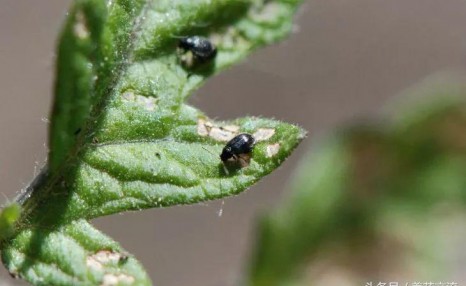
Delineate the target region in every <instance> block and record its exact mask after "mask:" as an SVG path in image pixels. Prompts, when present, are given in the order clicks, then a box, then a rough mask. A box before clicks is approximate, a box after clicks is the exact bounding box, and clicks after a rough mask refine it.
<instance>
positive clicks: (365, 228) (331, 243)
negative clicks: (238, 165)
mask: <svg viewBox="0 0 466 286" xmlns="http://www.w3.org/2000/svg"><path fill="white" fill-rule="evenodd" d="M418 88H419V89H420V90H421V91H422V92H419V91H416V90H414V93H416V94H417V93H420V94H418V95H417V96H416V97H413V95H411V94H408V95H406V97H407V98H406V100H407V101H412V102H413V103H411V104H410V105H406V104H405V103H401V105H396V106H399V107H401V108H400V109H395V111H396V112H395V116H394V117H395V118H396V119H395V120H393V121H392V122H389V123H388V124H387V123H386V124H380V123H375V124H372V123H369V124H368V123H365V124H361V125H354V126H350V127H349V128H346V129H344V130H340V131H338V132H336V133H335V134H334V135H333V136H332V137H331V139H329V140H325V141H323V143H322V144H319V145H318V146H316V147H315V148H314V150H313V152H312V153H311V155H310V156H308V157H307V158H305V159H304V160H303V164H302V166H301V168H300V169H299V172H298V176H297V178H296V179H295V181H294V184H293V185H292V190H293V194H292V197H291V198H290V199H289V200H288V201H286V202H285V204H284V205H283V206H282V207H280V208H279V209H278V210H277V211H275V212H273V213H272V214H270V215H268V216H266V217H265V218H264V219H263V220H262V222H261V224H260V227H261V228H260V231H259V238H258V241H257V245H256V246H257V250H256V252H255V255H254V256H253V261H252V265H251V272H250V277H249V285H254V286H264V285H267V286H273V285H364V283H367V282H374V281H393V277H396V278H397V281H399V282H400V281H412V280H413V279H419V277H422V278H423V279H427V281H429V280H432V281H433V280H438V279H442V278H448V277H450V276H449V275H448V274H450V271H451V267H448V265H449V264H448V263H451V256H452V255H455V252H456V251H457V250H455V249H457V248H458V247H461V246H460V245H458V244H455V243H454V241H458V238H459V237H460V235H461V233H462V232H461V231H462V230H461V229H460V228H455V230H457V231H456V232H455V231H453V232H449V233H448V234H446V233H445V229H446V227H445V226H446V225H451V222H449V221H452V220H454V221H458V219H460V218H461V217H462V219H463V222H464V202H465V196H466V192H465V190H466V171H465V170H466V136H465V135H464V134H466V100H465V99H466V88H465V87H464V86H459V85H454V86H451V85H444V84H442V85H440V86H437V85H432V84H428V88H427V87H426V86H421V87H418ZM408 99H409V100H408ZM461 214H463V216H461ZM439 249H441V251H440V250H439ZM444 266H445V267H444ZM416 277H417V278H416ZM390 279H391V280H390ZM403 279H405V280H403Z"/></svg>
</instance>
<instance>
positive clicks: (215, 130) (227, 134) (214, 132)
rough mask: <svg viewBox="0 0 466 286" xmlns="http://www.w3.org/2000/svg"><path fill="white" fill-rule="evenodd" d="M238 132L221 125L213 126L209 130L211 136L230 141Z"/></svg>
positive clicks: (218, 139)
mask: <svg viewBox="0 0 466 286" xmlns="http://www.w3.org/2000/svg"><path fill="white" fill-rule="evenodd" d="M235 135H236V133H235V132H231V131H228V130H225V129H223V128H219V127H212V129H210V132H209V136H210V137H212V138H213V139H215V140H217V141H230V140H231V139H233V137H235Z"/></svg>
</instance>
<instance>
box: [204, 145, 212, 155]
mask: <svg viewBox="0 0 466 286" xmlns="http://www.w3.org/2000/svg"><path fill="white" fill-rule="evenodd" d="M202 149H204V150H206V151H207V152H209V153H210V154H211V155H212V156H215V154H214V153H212V151H210V150H209V149H207V148H206V147H204V146H202Z"/></svg>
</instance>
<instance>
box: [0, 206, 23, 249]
mask: <svg viewBox="0 0 466 286" xmlns="http://www.w3.org/2000/svg"><path fill="white" fill-rule="evenodd" d="M20 214H21V208H20V206H19V205H18V204H16V203H13V204H10V205H8V206H6V207H4V208H2V209H0V242H1V241H2V240H4V239H6V238H8V237H9V236H10V235H12V234H13V232H14V229H15V224H16V221H17V220H18V219H19V216H20Z"/></svg>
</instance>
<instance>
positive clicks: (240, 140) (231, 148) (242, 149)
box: [220, 133, 256, 167]
mask: <svg viewBox="0 0 466 286" xmlns="http://www.w3.org/2000/svg"><path fill="white" fill-rule="evenodd" d="M255 143H256V140H255V139H254V137H252V135H249V134H245V133H243V134H239V135H237V136H235V137H234V138H233V139H231V140H230V141H228V143H227V144H226V145H225V147H224V148H223V150H222V154H220V159H221V160H222V161H223V162H224V163H226V162H228V161H231V159H233V162H236V163H240V165H241V166H242V167H245V166H247V165H248V164H249V159H250V157H251V151H252V149H253V148H254V144H255Z"/></svg>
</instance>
